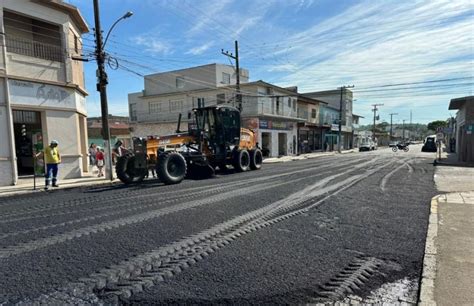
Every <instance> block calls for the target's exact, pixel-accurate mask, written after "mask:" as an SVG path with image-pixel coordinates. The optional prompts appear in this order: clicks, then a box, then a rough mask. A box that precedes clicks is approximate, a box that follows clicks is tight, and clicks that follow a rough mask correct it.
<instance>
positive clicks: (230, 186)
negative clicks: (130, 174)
mask: <svg viewBox="0 0 474 306" xmlns="http://www.w3.org/2000/svg"><path fill="white" fill-rule="evenodd" d="M358 162H359V160H357V161H350V162H348V163H339V164H338V165H337V166H338V167H344V166H348V165H352V164H356V163H358ZM330 167H331V165H327V166H322V167H319V168H318V167H310V168H308V167H305V168H303V169H299V170H295V171H291V172H287V173H284V174H283V175H282V174H274V175H271V176H265V177H257V178H252V179H248V180H245V181H242V182H228V183H224V184H220V185H219V186H218V187H213V188H211V189H207V190H203V188H204V187H193V188H188V189H184V190H180V193H188V192H189V191H194V190H196V192H194V193H191V194H189V193H188V194H187V195H183V196H179V197H181V198H187V197H189V196H191V195H192V196H194V195H200V194H208V193H213V192H219V191H221V192H222V191H225V189H234V188H235V187H239V186H243V185H251V184H253V183H257V182H260V181H268V180H270V179H279V178H281V177H282V176H291V175H294V174H301V173H305V172H310V171H313V170H315V168H318V170H321V169H326V168H330ZM243 187H244V186H243ZM168 194H174V195H176V191H173V192H169V193H168ZM162 195H163V194H162V193H160V191H157V192H154V193H148V194H145V195H143V194H141V195H137V196H136V197H134V198H123V197H120V198H119V200H120V201H117V200H116V199H115V200H108V201H103V200H102V199H101V198H95V202H98V203H99V204H100V207H93V208H82V209H78V210H69V211H59V212H52V213H46V214H38V212H41V211H47V210H54V209H58V208H68V207H75V206H79V205H83V204H84V203H80V204H75V203H74V204H72V205H62V206H53V207H47V208H37V209H36V208H35V209H29V210H28V211H26V212H19V213H11V214H6V215H3V219H2V220H0V224H4V223H11V222H18V221H25V220H30V219H38V218H51V217H57V216H61V215H67V214H74V213H83V212H86V213H91V212H95V211H101V210H105V209H116V208H117V207H124V206H132V205H133V206H136V205H137V204H136V202H134V200H139V199H141V200H146V199H148V198H153V197H157V196H160V198H162ZM175 198H176V197H171V199H173V200H174V199H175ZM123 201H126V203H123V204H120V203H121V202H123ZM165 201H167V200H165ZM107 203H113V205H104V204H107ZM25 214H35V215H33V216H25V217H18V218H11V217H16V216H22V215H25ZM9 217H10V218H9Z"/></svg>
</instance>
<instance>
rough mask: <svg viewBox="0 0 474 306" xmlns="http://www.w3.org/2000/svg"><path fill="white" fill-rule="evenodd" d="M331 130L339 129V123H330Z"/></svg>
mask: <svg viewBox="0 0 474 306" xmlns="http://www.w3.org/2000/svg"><path fill="white" fill-rule="evenodd" d="M331 131H339V124H331Z"/></svg>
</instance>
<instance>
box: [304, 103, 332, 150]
mask: <svg viewBox="0 0 474 306" xmlns="http://www.w3.org/2000/svg"><path fill="white" fill-rule="evenodd" d="M326 104H327V103H326V102H322V101H319V100H316V99H312V98H309V97H307V96H305V95H301V94H300V95H298V118H299V119H302V121H301V122H299V123H298V153H308V152H312V151H318V150H323V149H325V148H324V142H323V139H324V133H323V132H324V130H325V129H326V127H325V126H324V125H323V117H324V116H323V109H324V106H325V105H326Z"/></svg>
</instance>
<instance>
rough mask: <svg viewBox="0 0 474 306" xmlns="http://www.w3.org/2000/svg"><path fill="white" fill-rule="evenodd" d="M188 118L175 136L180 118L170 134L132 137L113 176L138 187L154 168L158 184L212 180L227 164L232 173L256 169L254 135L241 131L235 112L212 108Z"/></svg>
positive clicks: (258, 157)
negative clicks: (187, 179) (191, 178)
mask: <svg viewBox="0 0 474 306" xmlns="http://www.w3.org/2000/svg"><path fill="white" fill-rule="evenodd" d="M192 114H193V122H191V123H190V124H189V128H188V131H187V132H181V131H180V123H181V114H180V115H179V119H178V126H177V129H176V133H175V134H172V135H166V136H156V137H147V138H138V137H134V138H133V147H132V149H131V150H129V151H126V152H125V153H124V154H122V155H121V156H120V157H119V158H118V161H117V164H116V173H117V177H118V178H119V179H120V180H121V181H122V182H123V183H125V184H131V183H139V182H141V181H143V179H144V178H145V177H146V176H147V174H148V171H149V169H150V166H152V165H154V166H155V167H156V173H157V175H158V178H159V179H160V181H162V182H163V183H165V184H177V183H180V182H181V181H182V180H183V179H184V178H185V177H186V176H187V175H188V176H198V177H206V176H212V175H213V174H214V171H215V170H216V168H219V169H220V170H226V169H227V166H229V165H231V166H233V168H234V169H235V170H236V171H237V172H243V171H247V170H258V169H260V168H261V167H262V161H263V155H262V151H261V150H260V148H259V147H258V143H257V141H256V140H257V139H256V134H255V132H254V131H252V130H250V129H246V128H242V127H241V120H240V112H239V110H238V109H236V108H235V107H231V106H225V105H218V106H210V107H201V108H195V109H193V110H192Z"/></svg>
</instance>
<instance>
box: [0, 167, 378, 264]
mask: <svg viewBox="0 0 474 306" xmlns="http://www.w3.org/2000/svg"><path fill="white" fill-rule="evenodd" d="M372 163H373V161H367V162H365V163H363V164H358V165H357V166H355V167H354V169H358V168H361V167H364V166H366V165H367V164H372ZM354 169H351V170H347V171H344V172H341V173H338V174H336V175H333V176H331V177H329V178H324V179H323V180H322V181H320V182H319V183H317V184H316V185H320V186H322V185H324V184H327V183H328V182H329V181H330V180H331V179H330V178H332V179H334V178H336V177H340V176H343V175H346V174H348V173H350V172H352V171H354ZM315 175H318V176H319V175H321V173H318V174H315ZM280 177H281V176H280ZM261 179H266V178H265V177H263V178H261ZM306 179H307V177H303V178H301V180H306ZM293 183H294V180H293V181H283V182H279V183H276V184H275V183H273V182H268V183H264V184H261V185H257V186H251V187H248V188H246V189H240V190H232V191H230V192H228V193H226V194H217V195H215V196H213V197H210V198H206V199H202V200H198V201H190V202H185V203H182V204H178V205H175V206H169V207H165V208H162V209H157V210H152V211H147V212H143V213H140V214H137V215H133V216H129V217H124V218H120V219H117V220H112V221H106V222H102V223H99V224H96V225H90V226H86V227H84V228H80V229H76V230H72V231H69V232H65V233H61V234H56V235H52V236H50V237H45V238H40V239H36V240H32V241H29V242H25V243H20V244H17V245H13V246H4V247H3V249H0V259H2V258H8V257H10V256H13V255H19V254H22V253H25V252H31V251H34V250H36V249H40V248H44V247H47V246H50V245H55V244H58V243H63V242H66V241H69V240H72V239H76V238H80V237H83V236H88V235H91V234H94V233H98V232H104V231H108V230H112V229H114V228H119V227H122V226H126V225H130V224H135V223H140V222H144V221H147V220H150V219H154V218H158V217H162V216H165V215H168V214H171V213H176V212H179V211H182V210H185V209H190V208H194V207H198V206H202V205H208V204H212V203H217V202H220V201H224V200H228V199H230V198H232V197H238V196H248V195H249V194H251V193H253V192H260V191H262V190H266V189H272V188H277V187H279V186H283V185H286V184H293Z"/></svg>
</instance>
